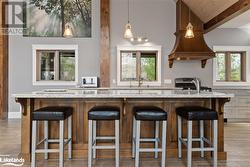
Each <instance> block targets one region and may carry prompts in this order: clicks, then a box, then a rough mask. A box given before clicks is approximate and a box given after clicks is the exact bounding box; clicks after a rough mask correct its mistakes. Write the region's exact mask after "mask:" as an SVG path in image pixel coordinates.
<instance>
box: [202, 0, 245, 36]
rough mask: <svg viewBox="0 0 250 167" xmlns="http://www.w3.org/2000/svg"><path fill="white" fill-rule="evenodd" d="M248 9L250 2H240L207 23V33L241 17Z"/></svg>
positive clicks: (243, 0)
mask: <svg viewBox="0 0 250 167" xmlns="http://www.w3.org/2000/svg"><path fill="white" fill-rule="evenodd" d="M248 9H250V0H239V1H238V2H236V3H235V4H233V5H232V6H230V7H229V8H227V9H226V10H224V11H223V12H221V13H220V14H218V15H217V16H215V17H214V18H213V19H211V20H210V21H208V22H207V23H205V24H204V30H205V33H207V32H209V31H211V30H213V29H215V28H217V27H219V26H220V25H222V24H224V23H225V22H227V21H229V20H231V19H233V18H234V17H236V16H239V15H240V14H242V13H243V12H245V11H247V10H248Z"/></svg>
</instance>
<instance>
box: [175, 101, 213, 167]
mask: <svg viewBox="0 0 250 167" xmlns="http://www.w3.org/2000/svg"><path fill="white" fill-rule="evenodd" d="M176 113H177V115H178V157H179V158H181V157H182V148H181V145H182V144H184V145H185V146H187V166H188V167H191V166H192V152H193V151H200V152H201V157H204V151H212V152H213V166H217V142H218V115H217V112H216V111H214V110H212V109H209V108H205V107H197V106H189V107H188V106H187V107H179V108H177V109H176ZM182 118H184V119H186V120H187V138H182V131H181V130H182ZM205 120H209V121H213V124H212V126H213V142H212V143H211V142H210V141H209V140H208V139H207V138H205V137H204V121H205ZM193 121H199V123H200V125H199V128H200V137H199V138H193V137H192V123H193ZM193 141H195V142H200V147H199V148H193V147H192V142H193ZM204 142H206V143H207V144H208V145H209V146H210V147H204Z"/></svg>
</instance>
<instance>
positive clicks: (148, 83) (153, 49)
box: [117, 46, 162, 86]
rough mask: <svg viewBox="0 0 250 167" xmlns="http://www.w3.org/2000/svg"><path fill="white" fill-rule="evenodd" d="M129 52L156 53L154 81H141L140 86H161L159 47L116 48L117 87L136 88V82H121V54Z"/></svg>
mask: <svg viewBox="0 0 250 167" xmlns="http://www.w3.org/2000/svg"><path fill="white" fill-rule="evenodd" d="M129 51H131V52H149V53H150V52H156V81H143V82H142V85H141V86H161V83H162V82H161V63H162V62H161V46H117V86H138V81H122V80H121V79H122V78H121V53H122V52H129ZM137 58H138V57H137ZM137 61H138V60H137ZM136 64H138V62H136ZM137 72H138V67H137Z"/></svg>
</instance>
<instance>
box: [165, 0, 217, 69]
mask: <svg viewBox="0 0 250 167" xmlns="http://www.w3.org/2000/svg"><path fill="white" fill-rule="evenodd" d="M190 18H191V23H192V25H193V26H194V35H195V37H194V38H191V39H187V38H185V37H184V36H185V32H186V26H187V25H188V22H189V8H188V6H187V5H186V4H185V3H184V2H181V0H178V1H177V3H176V33H175V36H176V41H175V46H174V49H173V50H172V52H171V54H170V55H169V57H168V61H169V67H170V68H172V67H173V63H174V61H175V60H200V61H201V67H202V68H204V67H205V65H206V62H207V60H208V59H211V58H214V57H215V53H214V52H213V51H212V50H211V49H210V48H209V47H208V46H207V44H206V42H205V40H204V36H203V35H204V29H203V25H204V23H203V22H202V21H201V20H200V19H199V18H198V17H197V16H196V15H195V14H194V13H193V12H192V11H190Z"/></svg>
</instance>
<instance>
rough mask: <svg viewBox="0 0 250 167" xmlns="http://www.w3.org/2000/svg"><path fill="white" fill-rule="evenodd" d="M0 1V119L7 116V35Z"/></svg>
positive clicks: (3, 10)
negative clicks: (4, 30)
mask: <svg viewBox="0 0 250 167" xmlns="http://www.w3.org/2000/svg"><path fill="white" fill-rule="evenodd" d="M6 3H7V2H2V1H1V2H0V13H1V15H0V20H1V21H0V31H1V33H0V119H6V118H7V116H8V35H5V34H3V31H2V29H3V28H6V26H5V24H4V23H5V19H6V15H5V13H6V9H5V7H4V4H6Z"/></svg>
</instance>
